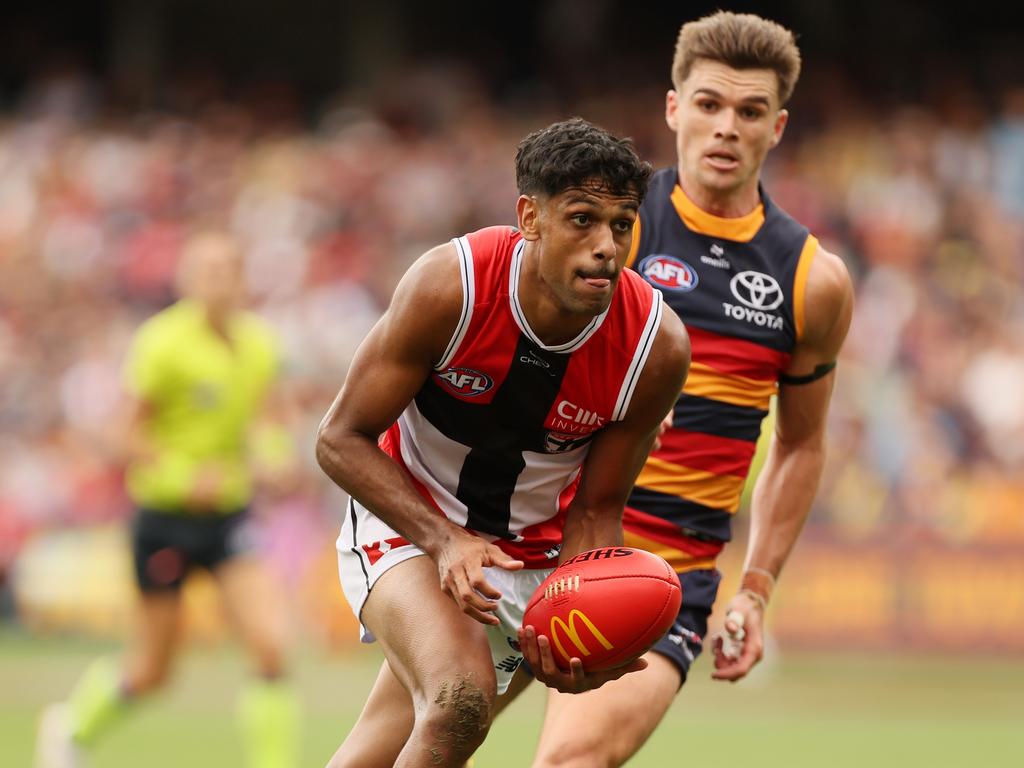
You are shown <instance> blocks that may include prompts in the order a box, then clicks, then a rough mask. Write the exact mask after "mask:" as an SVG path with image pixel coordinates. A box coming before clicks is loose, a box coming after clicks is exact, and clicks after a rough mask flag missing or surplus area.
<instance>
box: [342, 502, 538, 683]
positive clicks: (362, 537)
mask: <svg viewBox="0 0 1024 768" xmlns="http://www.w3.org/2000/svg"><path fill="white" fill-rule="evenodd" d="M337 546H338V573H339V574H340V576H341V588H342V590H344V592H345V599H346V600H348V604H349V605H350V606H351V607H352V611H353V612H354V613H355V615H356V618H358V619H360V623H359V628H360V631H361V639H362V641H363V642H364V643H372V642H373V641H374V640H375V638H374V636H373V633H372V632H370V631H369V630H368V629H367V628H366V627H365V626H363V624H362V612H363V605H364V604H365V603H366V598H367V597H368V596H369V594H370V590H371V589H373V585H374V584H376V583H377V579H379V578H380V577H381V576H382V575H383V574H384V573H386V572H387V571H388V570H389V569H391V568H394V567H395V566H396V565H398V564H399V563H403V562H405V561H406V560H409V559H411V558H413V557H419V556H420V555H426V553H425V552H424V551H423V550H422V549H420V548H419V547H417V546H416V545H415V544H409V543H407V542H406V541H405V540H404V539H402V537H401V536H399V535H398V533H396V532H395V531H394V530H393V529H392V528H391V527H390V526H388V525H387V524H386V523H384V522H383V521H382V520H380V519H379V518H378V517H376V516H375V515H373V514H372V513H371V512H370V511H369V510H367V509H366V508H365V507H364V506H362V505H361V504H360V503H359V502H357V501H355V500H354V499H349V502H348V506H347V509H346V512H345V522H344V523H343V524H342V526H341V534H340V535H339V536H338V541H337ZM549 573H551V569H536V568H533V569H524V570H521V571H506V570H505V569H503V568H484V574H485V575H486V577H487V581H488V582H489V583H490V584H491V585H492V586H493V587H494V588H495V589H497V590H498V591H499V592H501V600H499V601H498V608H497V610H496V611H495V613H496V615H497V616H498V619H499V621H500V622H501V623H500V624H499V625H498V626H488V627H487V628H486V629H487V638H488V642H489V643H490V646H491V658H492V659H493V660H494V672H495V675H496V677H497V679H498V693H504V692H505V691H506V689H507V688H508V684H509V682H510V681H511V680H512V675H513V674H514V673H515V671H516V669H518V668H519V665H520V663H522V661H523V654H522V653H521V652H520V650H519V641H518V638H517V631H518V629H519V627H520V626H521V625H522V623H523V613H525V611H526V605H527V603H528V602H529V601H530V597H531V596H532V595H533V593H534V592H536V590H537V587H539V586H540V583H541V582H542V581H544V579H545V578H547V576H548V574H549Z"/></svg>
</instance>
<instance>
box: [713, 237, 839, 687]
mask: <svg viewBox="0 0 1024 768" xmlns="http://www.w3.org/2000/svg"><path fill="white" fill-rule="evenodd" d="M805 296H806V299H805V307H806V313H805V318H806V324H805V332H804V335H803V337H802V338H801V339H800V340H799V341H798V342H797V346H796V348H795V350H794V353H793V356H792V359H791V361H790V366H789V369H788V370H787V371H786V373H785V375H784V377H783V379H782V381H781V386H780V389H779V396H778V403H777V406H778V407H777V414H776V424H775V434H774V436H773V438H772V440H771V442H770V444H769V448H768V456H767V459H766V460H765V463H764V466H763V467H762V469H761V474H760V476H759V477H758V481H757V484H756V485H755V486H754V494H753V500H752V504H751V513H750V514H751V523H750V541H749V543H748V546H747V556H746V561H745V565H744V571H743V576H742V578H741V581H740V590H739V592H738V593H737V594H736V595H735V596H734V597H733V598H732V600H730V601H729V603H728V605H727V606H726V616H727V619H726V623H725V630H726V645H727V646H728V644H729V637H728V636H729V635H731V636H732V637H733V638H734V639H735V640H737V641H738V642H737V643H736V649H737V651H738V653H736V652H734V653H729V652H728V647H726V648H725V649H723V648H722V642H721V638H720V639H719V640H718V641H717V642H716V643H715V648H714V651H715V672H714V673H713V677H715V678H716V679H719V680H730V681H736V680H739V679H741V678H742V677H744V676H745V675H746V674H747V673H748V672H749V671H750V669H751V668H752V667H753V666H754V665H755V664H756V663H757V662H758V661H760V659H761V657H762V655H763V653H764V640H763V631H762V625H763V618H764V616H763V614H764V608H765V606H766V604H767V602H768V600H769V599H770V598H771V592H772V588H773V587H774V586H775V580H776V579H777V578H778V576H779V573H780V572H781V571H782V567H783V565H784V564H785V562H786V559H787V558H788V557H789V553H790V551H791V550H792V549H793V545H794V544H795V543H796V540H797V537H798V536H799V535H800V531H801V529H802V528H803V525H804V521H805V520H806V519H807V515H808V513H809V512H810V509H811V504H812V502H813V501H814V496H815V494H816V493H817V490H818V482H819V480H820V479H821V472H822V467H823V466H824V462H825V423H826V417H827V415H828V406H829V401H830V399H831V396H832V387H833V384H834V383H835V370H834V366H835V362H836V358H837V357H838V355H839V350H840V348H841V347H842V345H843V341H844V340H845V338H846V333H847V331H848V330H849V327H850V320H851V317H852V315H853V286H852V283H851V281H850V276H849V273H848V272H847V270H846V267H845V265H844V264H843V262H842V261H841V260H840V259H839V257H837V256H835V255H833V254H831V253H829V252H828V251H825V250H824V249H822V248H821V247H820V246H819V248H818V252H817V254H816V255H815V257H814V261H813V262H812V264H811V268H810V272H809V274H808V277H807V287H806V293H805ZM723 651H724V652H723Z"/></svg>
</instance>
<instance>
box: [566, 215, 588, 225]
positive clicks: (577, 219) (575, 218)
mask: <svg viewBox="0 0 1024 768" xmlns="http://www.w3.org/2000/svg"><path fill="white" fill-rule="evenodd" d="M570 220H571V221H572V222H573V223H574V224H578V225H580V226H581V227H585V226H587V224H589V223H590V217H589V216H588V215H587V214H585V213H574V214H573V215H572V217H571V219H570Z"/></svg>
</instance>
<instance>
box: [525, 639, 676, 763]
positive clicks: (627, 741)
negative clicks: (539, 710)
mask: <svg viewBox="0 0 1024 768" xmlns="http://www.w3.org/2000/svg"><path fill="white" fill-rule="evenodd" d="M644 658H645V659H646V660H647V663H648V667H647V668H646V669H643V670H641V671H639V672H632V673H630V674H628V675H625V676H623V677H621V678H619V679H618V680H613V681H612V682H610V683H606V684H605V685H603V686H601V687H600V688H598V689H597V690H596V691H588V692H587V693H581V694H568V693H558V692H557V691H554V690H551V691H549V695H548V706H547V712H546V714H545V717H544V725H543V728H542V730H541V736H540V742H539V743H538V745H537V755H536V758H535V761H534V768H553V767H554V766H567V767H568V766H572V767H573V768H576V767H577V766H578V767H579V768H584V767H586V768H603V767H605V766H607V767H609V768H610V767H611V766H619V765H622V764H623V763H624V762H625V761H626V760H628V759H629V758H630V757H631V756H632V755H633V754H634V753H635V752H636V751H637V750H638V749H639V748H640V747H641V746H642V745H643V744H644V742H645V741H647V739H648V737H649V736H650V735H651V733H652V732H653V731H654V729H655V727H657V725H658V723H659V722H661V719H662V717H664V715H665V713H666V712H667V711H668V708H669V707H670V706H671V705H672V701H673V700H674V699H675V696H676V693H677V692H678V690H679V684H680V682H681V675H680V672H679V668H678V667H677V666H676V665H675V664H674V663H673V662H671V661H669V660H668V659H667V658H665V657H664V656H662V655H660V654H658V653H653V652H650V653H647V654H646V655H645V656H644ZM583 723H585V724H586V727H581V724H583Z"/></svg>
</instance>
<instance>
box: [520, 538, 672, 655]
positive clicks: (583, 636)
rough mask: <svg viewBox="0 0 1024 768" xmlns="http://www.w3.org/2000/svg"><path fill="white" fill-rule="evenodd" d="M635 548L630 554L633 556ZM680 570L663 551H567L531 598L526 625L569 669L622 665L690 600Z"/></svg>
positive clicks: (644, 648) (653, 639)
mask: <svg viewBox="0 0 1024 768" xmlns="http://www.w3.org/2000/svg"><path fill="white" fill-rule="evenodd" d="M627 555H628V556H627ZM682 596H683V593H682V589H681V587H680V586H679V577H678V576H676V573H675V571H674V570H672V567H671V566H670V565H669V564H668V563H667V562H665V560H664V559H663V558H661V557H659V556H658V555H655V554H652V553H650V552H646V551H644V550H642V549H632V548H629V547H615V548H608V547H605V548H602V549H597V550H588V551H587V552H581V553H577V554H576V555H575V556H574V557H568V558H565V559H563V562H562V564H561V565H560V566H559V567H558V568H557V569H555V570H554V571H553V572H552V573H551V574H550V575H549V576H548V577H547V578H546V579H545V580H544V582H543V583H542V584H541V585H540V586H539V587H538V588H537V591H536V592H534V594H533V596H532V597H531V598H530V601H529V603H528V604H527V606H526V612H525V614H524V616H523V626H524V627H527V626H532V627H533V628H534V631H535V632H536V633H537V635H538V636H540V635H546V636H547V638H548V640H549V641H550V643H551V648H552V655H553V656H554V659H555V663H556V664H557V665H558V666H559V667H560V668H561V669H564V670H568V669H569V668H570V662H571V660H572V659H574V658H577V659H579V660H580V662H581V663H582V664H583V668H584V669H585V670H587V671H599V670H603V669H614V668H615V667H621V666H623V665H625V664H628V663H629V662H631V661H633V659H635V658H637V657H638V656H640V655H641V654H643V653H645V652H646V651H647V649H649V648H650V647H651V646H652V645H654V644H655V643H656V642H657V641H658V640H659V639H661V637H662V636H663V635H664V634H665V633H666V632H667V631H668V629H669V628H670V627H671V626H672V624H673V622H674V621H675V619H676V616H677V614H678V613H679V605H680V603H681V601H682Z"/></svg>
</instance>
